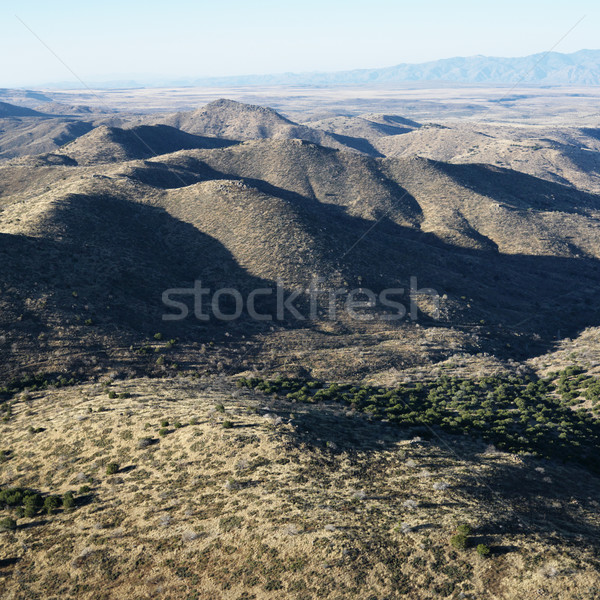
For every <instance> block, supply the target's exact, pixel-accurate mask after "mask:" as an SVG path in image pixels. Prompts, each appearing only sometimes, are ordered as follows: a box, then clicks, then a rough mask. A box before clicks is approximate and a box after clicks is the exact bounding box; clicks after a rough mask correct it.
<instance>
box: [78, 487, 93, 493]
mask: <svg viewBox="0 0 600 600" xmlns="http://www.w3.org/2000/svg"><path fill="white" fill-rule="evenodd" d="M91 491H92V488H91V487H90V486H89V485H82V486H81V487H80V488H79V494H89V493H90V492H91Z"/></svg>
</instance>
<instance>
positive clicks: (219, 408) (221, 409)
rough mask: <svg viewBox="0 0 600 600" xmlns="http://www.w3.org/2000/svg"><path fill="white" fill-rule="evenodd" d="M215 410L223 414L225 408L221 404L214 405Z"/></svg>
mask: <svg viewBox="0 0 600 600" xmlns="http://www.w3.org/2000/svg"><path fill="white" fill-rule="evenodd" d="M215 410H216V411H217V412H220V413H224V412H225V406H223V404H215Z"/></svg>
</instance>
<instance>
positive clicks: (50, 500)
mask: <svg viewBox="0 0 600 600" xmlns="http://www.w3.org/2000/svg"><path fill="white" fill-rule="evenodd" d="M60 505H61V500H60V498H59V497H58V496H46V499H45V500H44V510H45V511H46V512H47V513H48V514H49V515H51V514H52V513H53V512H55V511H56V510H57V509H58V507H59V506H60Z"/></svg>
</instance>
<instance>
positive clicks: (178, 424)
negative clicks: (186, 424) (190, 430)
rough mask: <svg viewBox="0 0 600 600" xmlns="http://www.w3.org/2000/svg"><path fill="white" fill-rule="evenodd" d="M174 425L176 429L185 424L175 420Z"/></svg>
mask: <svg viewBox="0 0 600 600" xmlns="http://www.w3.org/2000/svg"><path fill="white" fill-rule="evenodd" d="M173 427H174V428H175V429H181V428H182V427H183V425H182V424H181V423H180V422H179V421H175V423H173Z"/></svg>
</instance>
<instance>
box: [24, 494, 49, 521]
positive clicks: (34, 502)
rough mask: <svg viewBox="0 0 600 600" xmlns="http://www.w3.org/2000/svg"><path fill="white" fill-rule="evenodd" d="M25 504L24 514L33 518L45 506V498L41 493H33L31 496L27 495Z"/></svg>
mask: <svg viewBox="0 0 600 600" xmlns="http://www.w3.org/2000/svg"><path fill="white" fill-rule="evenodd" d="M23 504H24V505H25V510H24V511H23V515H24V516H25V517H28V518H31V517H34V516H35V515H36V514H37V512H38V511H39V510H40V509H41V508H42V506H44V500H43V498H42V497H41V496H40V494H31V495H29V496H25V499H24V500H23Z"/></svg>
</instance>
